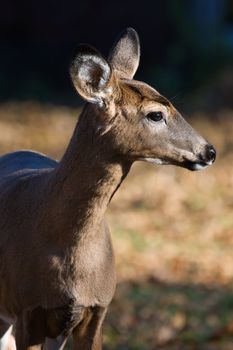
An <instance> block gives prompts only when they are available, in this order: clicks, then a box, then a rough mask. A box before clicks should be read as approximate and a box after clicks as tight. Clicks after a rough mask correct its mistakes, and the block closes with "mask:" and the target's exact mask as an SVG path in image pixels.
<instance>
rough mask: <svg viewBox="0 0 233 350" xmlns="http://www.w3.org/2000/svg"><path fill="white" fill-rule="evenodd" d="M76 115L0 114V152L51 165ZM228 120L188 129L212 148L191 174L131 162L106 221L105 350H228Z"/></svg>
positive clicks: (232, 295)
mask: <svg viewBox="0 0 233 350" xmlns="http://www.w3.org/2000/svg"><path fill="white" fill-rule="evenodd" d="M78 114H79V110H78V109H75V108H68V107H60V106H59V107H54V106H49V105H41V104H38V103H35V102H28V103H8V104H2V105H1V106H0V153H1V154H3V153H5V152H8V151H12V150H16V149H19V148H21V149H27V148H30V149H35V150H38V151H40V152H44V153H46V154H48V155H50V156H53V157H55V158H57V159H59V158H60V157H61V155H62V153H63V152H64V149H65V147H66V145H67V143H68V140H69V138H70V136H71V134H72V131H73V128H74V125H75V122H76V120H77V116H78ZM232 117H233V112H232V111H230V110H221V111H219V112H218V114H217V115H215V118H214V120H213V119H211V118H210V116H209V115H208V114H204V113H200V112H195V113H193V114H192V116H191V119H189V122H190V123H191V124H192V125H193V126H194V127H195V128H196V129H197V130H198V131H199V132H200V133H201V134H202V135H203V136H205V137H206V138H207V139H208V140H209V141H210V142H211V143H213V144H214V146H215V147H216V149H217V160H216V163H215V164H214V165H213V166H212V167H210V168H208V169H206V170H204V171H201V172H190V171H187V170H185V169H179V168H176V167H172V166H153V165H148V164H145V163H138V164H135V165H134V166H133V169H132V171H131V173H130V174H129V176H128V178H127V179H126V180H125V182H124V183H123V185H122V187H121V188H120V190H119V191H118V192H117V194H116V195H115V197H114V199H113V201H112V203H111V205H110V207H109V210H108V215H107V216H108V220H109V224H110V228H111V231H112V235H113V243H114V248H115V252H116V260H117V274H118V287H117V291H116V295H115V298H114V300H113V302H112V304H111V307H110V309H109V312H108V316H107V319H106V322H105V329H104V344H105V345H104V346H105V349H109V350H116V349H117V350H139V349H140V350H154V349H163V350H194V349H195V350H231V349H233V215H232V209H233V195H232V194H233V171H232V164H233V141H232V140H233V119H232Z"/></svg>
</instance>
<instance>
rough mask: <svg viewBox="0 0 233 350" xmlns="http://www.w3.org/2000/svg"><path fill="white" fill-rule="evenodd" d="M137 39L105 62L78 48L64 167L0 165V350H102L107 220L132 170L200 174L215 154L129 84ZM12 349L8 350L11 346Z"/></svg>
mask: <svg viewBox="0 0 233 350" xmlns="http://www.w3.org/2000/svg"><path fill="white" fill-rule="evenodd" d="M139 58H140V43H139V37H138V34H137V32H136V31H135V30H134V29H132V28H127V29H125V30H124V31H123V32H122V33H121V35H120V36H119V38H118V39H117V41H116V42H115V44H114V45H113V48H112V49H111V51H110V54H109V56H108V59H106V58H104V57H103V56H102V55H101V54H100V53H99V52H98V51H97V50H96V49H95V48H93V47H92V46H89V45H86V44H81V45H79V46H78V48H77V50H76V52H75V55H74V57H73V59H72V62H71V65H70V76H71V80H72V83H73V85H74V88H75V89H76V91H77V92H78V94H79V95H80V96H81V97H82V98H83V99H84V100H85V101H86V104H85V105H84V108H83V110H82V112H81V115H80V117H79V119H78V122H77V125H76V127H75V130H74V133H73V136H72V138H71V140H70V142H69V145H68V147H67V149H66V151H65V152H64V155H63V157H62V158H61V160H60V161H55V160H53V159H52V158H49V157H47V156H45V155H43V154H40V153H37V152H33V151H30V150H29V151H26V150H21V151H15V152H12V153H8V154H5V155H3V156H1V157H0V281H1V283H0V320H1V322H0V331H1V334H0V337H1V341H0V349H1V350H6V349H9V350H13V349H15V348H16V349H17V350H26V349H27V350H29V349H30V350H34V349H42V348H43V349H52V350H53V349H63V348H64V346H65V343H66V341H67V339H68V338H69V337H70V338H71V339H72V348H73V349H74V350H76V349H77V350H78V349H80V350H81V349H82V350H100V349H102V325H103V321H104V318H105V315H106V312H107V309H108V306H109V304H110V302H111V300H112V298H113V296H114V292H115V288H116V272H115V263H114V252H113V247H112V241H111V236H110V231H109V229H108V226H107V223H106V221H105V212H106V209H107V207H108V204H109V203H110V201H111V199H112V197H113V196H114V194H115V192H116V191H117V190H118V188H119V186H120V185H121V183H122V181H123V180H124V179H125V177H126V176H127V174H128V173H129V171H130V168H131V166H132V164H133V163H134V162H136V161H146V162H150V163H154V164H161V165H166V164H172V165H176V166H180V167H183V168H186V169H189V170H200V169H203V168H206V167H208V166H209V165H211V164H212V163H213V162H214V161H215V158H216V151H215V149H214V147H213V146H212V145H211V144H210V143H209V142H208V141H206V140H205V139H204V138H203V137H202V136H200V135H199V134H198V133H197V132H196V131H195V130H194V129H193V128H192V127H191V126H190V125H189V124H188V122H186V121H185V119H183V117H182V116H181V114H180V113H179V112H178V111H177V109H176V108H175V107H174V106H173V104H172V103H171V102H170V101H169V100H168V99H167V98H166V97H164V96H163V95H161V94H160V93H159V92H158V91H157V90H155V89H154V88H152V87H151V86H149V85H147V84H146V83H144V82H141V81H137V80H134V79H133V77H134V75H135V73H136V70H137V68H138V65H139ZM13 340H14V341H13Z"/></svg>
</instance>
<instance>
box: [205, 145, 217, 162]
mask: <svg viewBox="0 0 233 350" xmlns="http://www.w3.org/2000/svg"><path fill="white" fill-rule="evenodd" d="M215 159H216V151H215V149H214V147H213V146H212V145H208V146H206V154H205V161H206V162H207V163H208V162H212V163H213V162H214V161H215Z"/></svg>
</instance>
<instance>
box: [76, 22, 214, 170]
mask: <svg viewBox="0 0 233 350" xmlns="http://www.w3.org/2000/svg"><path fill="white" fill-rule="evenodd" d="M139 56H140V44H139V39H138V35H137V33H136V32H135V31H134V30H133V29H131V28H129V29H127V30H126V31H125V32H123V33H122V34H121V36H120V38H119V40H118V41H117V42H116V44H115V45H114V47H113V48H112V50H111V52H110V55H109V58H108V60H106V59H104V58H103V56H102V55H101V54H100V53H99V52H98V51H97V50H95V49H94V48H92V47H90V46H88V45H80V46H79V48H78V52H77V54H76V56H75V58H74V60H73V61H72V64H71V68H70V72H71V78H72V81H73V84H74V86H75V88H76V89H77V91H78V93H79V94H80V95H81V96H82V97H83V98H84V99H85V100H86V101H88V102H90V104H89V106H88V108H89V109H90V113H89V114H92V118H93V120H94V122H95V125H96V132H98V133H100V134H101V135H102V136H103V137H105V139H106V140H108V141H109V142H108V143H107V147H108V149H109V152H111V154H114V155H115V156H120V157H125V158H128V159H130V160H132V161H135V160H145V161H149V162H152V163H156V164H174V165H178V166H182V167H185V168H187V169H190V170H199V169H202V168H205V167H207V166H208V165H211V164H212V163H213V162H214V161H215V157H216V152H215V149H214V148H213V146H212V145H210V144H209V143H208V142H207V141H206V140H205V139H204V138H202V137H201V136H200V135H199V134H198V133H197V132H196V131H195V130H194V129H193V128H192V127H191V126H190V125H189V124H188V123H187V122H186V121H185V120H184V119H183V118H182V116H181V115H180V113H179V112H178V111H177V110H176V109H175V107H174V106H173V105H172V104H171V102H170V101H169V100H168V99H166V98H165V97H164V96H162V95H160V94H159V93H158V91H156V90H155V89H153V88H152V87H150V86H149V85H147V84H145V83H143V82H139V81H136V80H133V77H134V74H135V72H136V70H137V68H138V64H139Z"/></svg>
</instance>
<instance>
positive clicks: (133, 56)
mask: <svg viewBox="0 0 233 350" xmlns="http://www.w3.org/2000/svg"><path fill="white" fill-rule="evenodd" d="M139 59H140V42H139V37H138V34H137V32H136V31H135V30H134V29H133V28H127V29H126V30H125V31H124V32H122V33H121V35H120V37H119V39H118V40H117V42H116V43H115V45H114V46H113V48H112V50H111V51H110V54H109V62H110V63H111V66H112V68H113V70H114V73H116V74H117V76H118V77H119V78H121V79H133V76H134V74H135V73H136V70H137V68H138V65H139Z"/></svg>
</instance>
